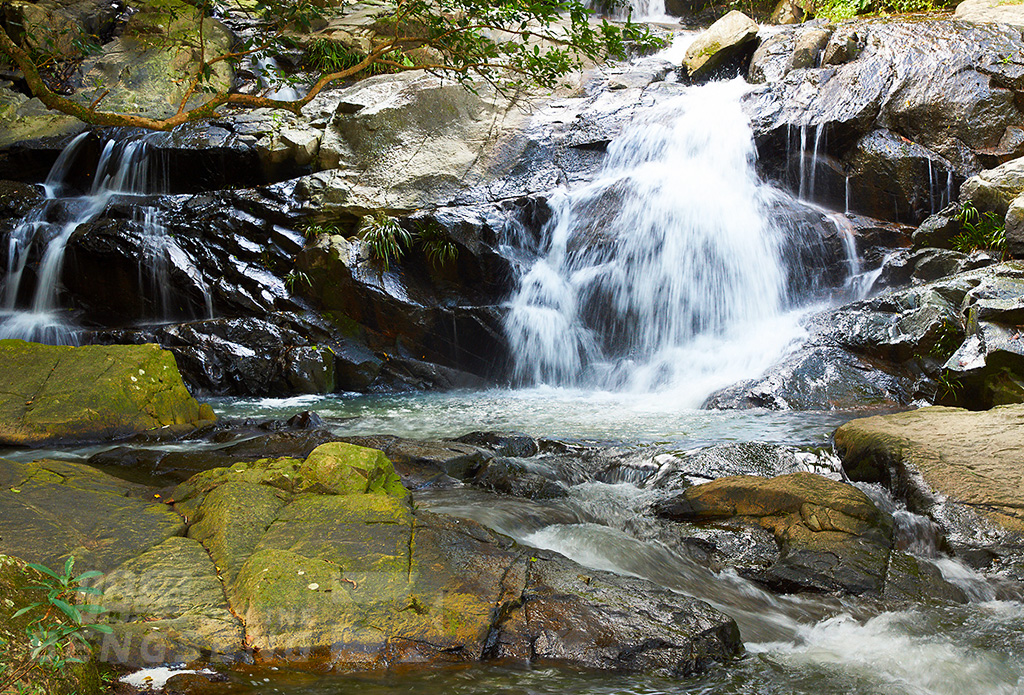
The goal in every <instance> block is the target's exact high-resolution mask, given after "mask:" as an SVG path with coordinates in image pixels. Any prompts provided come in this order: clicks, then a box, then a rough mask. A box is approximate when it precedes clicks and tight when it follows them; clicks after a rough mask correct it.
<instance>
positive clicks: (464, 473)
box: [345, 437, 494, 488]
mask: <svg viewBox="0 0 1024 695" xmlns="http://www.w3.org/2000/svg"><path fill="white" fill-rule="evenodd" d="M345 441H348V442H352V443H354V444H359V445H362V446H373V447H375V448H379V449H381V450H382V451H383V452H384V453H385V454H386V455H387V457H388V458H389V459H390V460H391V461H392V462H393V463H394V465H395V470H397V471H398V473H399V475H401V476H402V481H403V482H404V483H405V484H406V485H407V486H409V487H412V488H416V487H421V486H424V485H432V486H434V485H442V486H447V485H450V484H451V483H452V482H454V481H455V480H468V479H471V478H472V477H473V476H475V475H476V474H477V472H479V470H480V469H481V467H482V466H483V465H484V464H485V463H486V461H487V460H488V459H490V458H492V457H493V456H494V454H493V452H491V451H488V450H487V449H484V448H481V447H480V446H475V445H472V444H469V443H463V442H457V441H456V442H445V441H429V440H416V439H402V438H399V437H347V438H345Z"/></svg>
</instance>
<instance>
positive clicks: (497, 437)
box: [455, 432, 540, 457]
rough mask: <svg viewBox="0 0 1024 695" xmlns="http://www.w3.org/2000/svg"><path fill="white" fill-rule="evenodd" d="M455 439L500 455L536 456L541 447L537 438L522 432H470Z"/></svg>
mask: <svg viewBox="0 0 1024 695" xmlns="http://www.w3.org/2000/svg"><path fill="white" fill-rule="evenodd" d="M455 441H458V442H465V443H466V444H472V445H473V446H479V447H483V448H485V449H490V450H491V451H493V452H494V453H496V454H498V455H500V456H519V457H528V456H535V455H536V454H537V453H538V452H539V451H540V447H539V446H538V445H537V440H536V439H534V438H533V437H531V436H530V435H528V434H523V433H522V432H470V433H469V434H464V435H462V436H461V437H459V438H458V439H456V440H455Z"/></svg>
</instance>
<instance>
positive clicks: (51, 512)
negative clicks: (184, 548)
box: [0, 459, 184, 572]
mask: <svg viewBox="0 0 1024 695" xmlns="http://www.w3.org/2000/svg"><path fill="white" fill-rule="evenodd" d="M0 519H2V520H3V523H2V531H0V553H7V554H10V555H14V556H17V557H19V558H22V559H24V560H27V561H29V562H37V563H39V564H42V565H47V566H56V565H63V563H64V561H65V560H66V559H67V558H68V557H70V556H74V557H75V559H76V560H77V561H78V566H79V568H80V569H81V570H83V571H84V570H99V571H101V572H108V571H110V570H112V569H114V568H115V567H117V566H118V565H120V564H121V563H123V562H125V561H126V560H128V559H130V558H132V557H134V556H136V555H138V554H139V553H142V552H145V551H147V550H149V549H150V548H152V547H153V546H154V545H157V544H159V543H162V542H163V541H164V540H166V539H167V538H169V537H171V536H177V535H181V534H182V533H183V531H184V523H183V522H182V519H181V517H180V516H178V515H177V514H175V513H174V511H173V510H172V509H171V508H170V507H168V506H167V505H165V504H162V503H160V502H159V501H157V500H155V499H154V498H153V493H152V491H151V490H150V489H149V488H146V487H144V486H141V485H135V484H133V483H128V482H125V481H123V480H120V479H118V478H114V477H112V476H110V475H107V474H106V473H102V472H101V471H98V470H96V469H95V468H91V467H89V466H85V465H82V464H76V463H67V462H64V461H48V460H42V461H34V462H32V463H18V462H15V461H9V460H7V459H0Z"/></svg>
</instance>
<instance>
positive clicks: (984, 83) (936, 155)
mask: <svg viewBox="0 0 1024 695" xmlns="http://www.w3.org/2000/svg"><path fill="white" fill-rule="evenodd" d="M812 32H813V33H814V35H812ZM821 32H825V33H827V34H828V37H829V38H828V40H827V42H825V43H824V46H823V49H822V50H821V54H820V55H821V58H820V62H819V61H817V60H815V61H813V62H811V61H808V60H806V59H804V58H803V57H802V56H804V55H806V46H807V45H809V44H812V43H813V44H814V45H818V43H819V41H820V38H821ZM908 47H913V49H912V50H910V49H908ZM1022 47H1024V44H1022V39H1021V36H1020V32H1019V31H1018V30H1016V29H1013V28H1011V27H1009V26H1006V25H995V24H987V25H975V24H968V23H963V22H951V21H948V20H931V19H929V20H920V21H917V20H915V21H899V20H896V21H894V20H892V19H865V20H852V21H847V22H843V23H842V24H840V25H838V26H835V27H832V26H830V25H825V24H821V23H813V24H812V25H810V26H804V25H798V26H794V27H792V28H788V27H787V28H785V29H781V30H778V31H776V32H775V33H773V34H772V35H771V36H769V37H767V38H766V39H765V40H764V42H763V43H762V45H761V46H760V48H759V49H758V50H757V52H756V53H755V55H754V57H753V59H752V62H751V66H750V72H749V75H750V79H751V81H752V82H757V83H762V85H763V86H761V87H760V88H758V89H756V90H754V91H752V92H751V93H750V94H749V95H748V96H747V100H746V108H747V110H748V113H749V114H750V115H751V119H752V123H753V125H754V130H755V133H756V137H757V140H758V149H759V153H760V156H761V164H762V166H763V167H765V168H766V169H768V170H769V171H771V172H772V173H773V174H775V175H776V176H780V177H784V178H788V179H789V180H790V181H791V182H792V184H793V185H794V187H795V186H796V185H798V184H799V183H800V181H798V180H797V179H798V178H799V172H804V179H806V178H808V177H811V178H813V179H815V181H816V185H815V186H814V191H815V194H814V195H815V198H816V199H818V200H820V201H821V202H823V203H825V204H828V205H831V206H832V207H834V208H837V209H842V206H843V205H844V204H845V203H846V198H847V197H848V202H849V206H850V208H852V209H853V210H855V211H857V212H861V213H863V214H867V215H871V216H873V217H878V218H882V219H887V220H893V221H902V222H911V223H918V222H920V221H921V220H923V219H924V218H925V217H926V216H927V215H928V214H929V213H930V212H934V211H935V210H938V209H940V208H941V207H943V206H944V205H946V204H948V203H950V202H952V199H953V197H954V196H955V195H956V189H957V187H958V185H959V184H960V182H962V181H963V180H964V179H966V178H968V177H969V176H971V175H973V174H976V173H978V172H979V171H980V170H981V169H982V168H984V167H985V166H992V165H994V164H996V163H998V162H999V161H1005V159H1004V158H1006V157H1014V156H1020V154H1021V153H1019V152H1017V153H1016V154H1014V152H1015V148H1016V147H1017V145H1014V143H1015V142H1016V141H1017V140H1018V139H1019V138H1017V136H1016V135H1015V134H1016V133H1017V132H1018V131H1019V129H1020V127H1021V125H1022V124H1024V116H1022V114H1021V111H1020V110H1019V108H1018V107H1017V99H1018V96H1017V95H1018V91H1017V90H1018V89H1020V85H1021V83H1020V79H1019V75H1020V71H1021V66H1020V65H1018V63H1017V62H1015V61H1017V60H1019V58H1018V56H1020V55H1021V49H1022ZM940 64H941V66H942V67H941V69H940V68H939V65H940ZM882 171H885V172H887V175H886V176H885V177H881V176H879V172H882ZM847 190H848V191H849V195H848V196H846V191H847Z"/></svg>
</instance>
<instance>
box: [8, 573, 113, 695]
mask: <svg viewBox="0 0 1024 695" xmlns="http://www.w3.org/2000/svg"><path fill="white" fill-rule="evenodd" d="M74 568H75V559H74V558H73V557H69V558H68V559H67V562H65V563H64V568H63V570H62V571H60V572H58V571H54V570H51V569H50V568H48V567H44V566H43V565H37V564H34V563H27V564H25V565H24V567H22V566H21V565H20V563H18V562H17V561H15V560H14V559H12V558H8V557H4V556H0V574H2V576H0V586H2V588H3V597H4V599H5V605H4V606H3V607H0V614H5V613H6V610H5V609H11V608H14V607H16V606H17V605H18V603H19V602H22V601H24V600H26V599H30V598H38V599H39V600H36V601H32V602H31V603H28V604H27V605H23V606H21V607H20V608H17V610H15V611H14V612H13V613H11V614H10V615H9V616H7V615H0V628H5V629H0V693H19V694H20V693H26V694H27V693H32V694H33V695H35V693H39V694H40V695H42V694H44V693H46V694H48V695H49V694H51V693H60V692H69V691H78V692H82V690H80V689H84V690H90V689H91V690H95V687H93V688H89V687H88V683H86V681H88V680H89V679H88V677H87V673H86V671H82V670H81V668H80V667H83V666H84V665H85V664H86V661H87V658H86V657H90V656H91V653H92V648H91V647H90V645H89V643H88V641H87V640H86V634H87V633H88V632H89V631H94V632H99V633H104V634H109V633H110V632H111V629H110V627H109V626H107V625H99V624H86V622H85V616H87V615H89V614H97V613H103V612H104V609H103V608H101V607H99V606H98V605H95V604H88V603H87V604H82V603H80V602H79V599H80V598H81V597H82V596H85V595H95V594H99V593H100V591H99V589H96V588H94V587H89V586H83V585H82V583H83V582H84V581H87V580H89V579H92V578H94V577H98V576H100V573H99V572H83V573H81V574H78V575H76V574H75V572H74ZM32 573H35V574H37V575H38V578H33V577H32V576H31V575H32ZM33 582H34V583H33ZM26 618H27V619H28V620H27V622H26V620H25V619H26ZM91 669H92V671H93V678H96V676H95V667H91Z"/></svg>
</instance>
